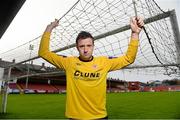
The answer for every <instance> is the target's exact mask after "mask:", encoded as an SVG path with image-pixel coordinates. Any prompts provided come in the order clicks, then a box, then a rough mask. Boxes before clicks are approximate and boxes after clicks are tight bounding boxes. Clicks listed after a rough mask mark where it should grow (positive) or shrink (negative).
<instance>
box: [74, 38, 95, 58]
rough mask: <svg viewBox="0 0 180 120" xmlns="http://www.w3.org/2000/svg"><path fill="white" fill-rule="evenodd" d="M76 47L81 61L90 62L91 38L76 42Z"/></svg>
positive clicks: (92, 46)
mask: <svg viewBox="0 0 180 120" xmlns="http://www.w3.org/2000/svg"><path fill="white" fill-rule="evenodd" d="M76 47H77V49H78V51H79V55H80V58H81V59H82V60H90V59H91V58H92V53H93V50H94V44H93V40H92V38H86V39H80V40H78V43H77V45H76Z"/></svg>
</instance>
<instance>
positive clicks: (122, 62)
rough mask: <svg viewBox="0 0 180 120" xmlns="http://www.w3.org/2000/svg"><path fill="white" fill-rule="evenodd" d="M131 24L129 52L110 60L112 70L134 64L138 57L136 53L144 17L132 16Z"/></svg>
mask: <svg viewBox="0 0 180 120" xmlns="http://www.w3.org/2000/svg"><path fill="white" fill-rule="evenodd" d="M130 26H131V40H130V43H129V45H128V49H127V52H126V53H125V55H123V56H120V57H118V58H114V59H111V60H110V64H111V68H110V71H112V70H117V69H120V68H122V67H125V66H127V65H129V64H132V63H133V62H134V60H135V58H136V54H137V51H138V43H139V33H140V32H141V30H142V27H143V26H144V22H143V19H142V18H141V17H133V18H131V20H130Z"/></svg>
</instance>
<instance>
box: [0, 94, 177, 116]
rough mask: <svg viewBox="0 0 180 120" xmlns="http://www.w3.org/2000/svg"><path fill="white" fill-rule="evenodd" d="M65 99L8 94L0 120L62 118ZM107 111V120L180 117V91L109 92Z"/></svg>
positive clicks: (49, 96)
mask: <svg viewBox="0 0 180 120" xmlns="http://www.w3.org/2000/svg"><path fill="white" fill-rule="evenodd" d="M65 98H66V97H65V94H28V95H27V94H26V95H25V94H24V95H19V94H13V95H12V94H11V95H8V104H7V113H6V114H2V113H1V114H0V119H12V118H15V119H57V118H58V119H60V118H62V119H64V118H65V117H64V111H65ZM1 101H2V100H1V98H0V102H1ZM0 110H1V108H0ZM107 110H108V116H109V119H180V92H154V93H153V92H131V93H109V94H107Z"/></svg>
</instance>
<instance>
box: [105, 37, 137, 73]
mask: <svg viewBox="0 0 180 120" xmlns="http://www.w3.org/2000/svg"><path fill="white" fill-rule="evenodd" d="M138 43H139V40H135V39H131V41H130V43H129V45H128V49H127V52H126V54H125V55H123V56H120V57H117V58H112V59H109V65H110V71H112V70H117V69H120V68H122V67H125V66H127V65H129V64H132V63H133V62H134V61H135V58H136V54H137V51H138Z"/></svg>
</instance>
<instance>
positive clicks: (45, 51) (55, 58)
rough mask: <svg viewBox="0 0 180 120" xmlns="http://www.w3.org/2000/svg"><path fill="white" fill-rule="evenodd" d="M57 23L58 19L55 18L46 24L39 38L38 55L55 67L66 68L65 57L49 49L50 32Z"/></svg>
mask: <svg viewBox="0 0 180 120" xmlns="http://www.w3.org/2000/svg"><path fill="white" fill-rule="evenodd" d="M58 24H59V21H58V20H57V19H56V20H55V21H54V22H51V24H49V25H47V27H46V29H45V31H44V33H43V36H42V38H41V42H40V46H39V52H38V55H39V56H40V57H42V58H43V59H45V60H46V61H48V62H49V63H51V64H53V65H55V66H56V67H57V68H60V69H66V65H67V64H66V63H67V59H66V58H64V57H63V56H60V55H57V54H56V53H53V52H51V51H50V49H49V46H50V36H51V32H52V30H53V29H54V28H55V27H57V26H58Z"/></svg>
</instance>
